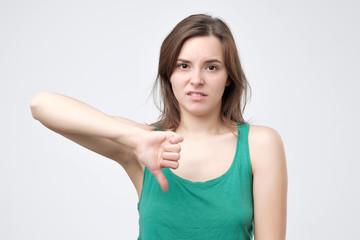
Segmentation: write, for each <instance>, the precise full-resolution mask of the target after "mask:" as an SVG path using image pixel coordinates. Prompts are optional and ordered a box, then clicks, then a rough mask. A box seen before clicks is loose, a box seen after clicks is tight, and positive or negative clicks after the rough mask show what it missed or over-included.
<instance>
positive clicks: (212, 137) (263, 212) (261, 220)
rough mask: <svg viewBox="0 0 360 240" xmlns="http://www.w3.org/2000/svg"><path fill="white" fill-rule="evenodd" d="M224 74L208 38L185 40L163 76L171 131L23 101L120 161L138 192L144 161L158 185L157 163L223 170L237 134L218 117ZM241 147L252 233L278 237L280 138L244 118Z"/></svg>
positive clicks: (188, 173) (61, 101) (283, 181)
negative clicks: (245, 154)
mask: <svg viewBox="0 0 360 240" xmlns="http://www.w3.org/2000/svg"><path fill="white" fill-rule="evenodd" d="M227 76H228V75H227V71H226V67H225V65H224V56H223V51H222V46H221V43H220V41H219V40H218V39H217V38H216V37H212V36H207V37H194V38H191V39H189V40H187V41H186V42H185V44H184V45H183V47H182V49H181V51H180V54H179V56H178V61H177V66H176V68H175V70H174V72H173V74H172V76H171V78H170V81H171V85H172V88H173V92H174V94H175V97H176V98H177V100H178V102H179V106H180V113H181V121H180V125H179V127H178V128H177V129H176V131H175V132H171V131H153V128H152V127H150V126H147V125H143V124H138V123H135V122H133V121H131V120H128V119H124V118H121V117H112V116H108V115H106V114H104V113H102V112H100V111H98V110H96V109H94V108H92V107H90V106H88V105H86V104H85V103H82V102H79V101H77V100H75V99H72V98H69V97H66V96H63V95H59V94H56V93H48V92H43V93H39V94H38V95H37V96H35V97H34V99H33V100H32V102H31V111H32V114H33V117H34V118H35V119H37V120H39V121H40V122H41V123H42V124H44V125H45V126H46V127H48V128H49V129H51V130H53V131H55V132H57V133H59V134H61V135H63V136H65V137H67V138H68V139H70V140H72V141H74V142H76V143H78V144H80V145H82V146H84V147H86V148H88V149H90V150H92V151H94V152H96V153H99V154H101V155H103V156H105V157H108V158H110V159H113V160H115V161H117V162H118V163H120V164H121V165H122V167H123V168H124V169H125V171H126V172H127V174H128V175H129V177H130V179H131V180H132V182H133V184H134V186H135V188H136V190H137V192H138V195H139V196H140V193H141V189H142V179H143V171H144V167H145V166H146V167H147V168H148V169H149V170H150V171H151V172H152V173H153V174H154V175H155V177H156V178H157V180H158V182H159V184H160V186H161V188H162V189H163V190H164V191H166V190H167V189H168V182H167V180H166V178H165V176H164V175H163V174H162V172H161V168H164V167H166V168H170V169H171V170H172V171H173V172H174V173H175V174H177V175H178V176H180V177H182V178H185V179H188V180H190V181H206V180H210V179H214V178H216V177H219V176H221V175H222V174H224V173H225V172H226V171H227V170H228V169H229V167H230V165H231V163H232V160H233V158H234V155H235V151H236V141H237V138H236V136H235V135H234V132H236V128H234V129H229V128H227V127H225V126H224V125H223V124H222V122H221V120H220V106H221V96H222V94H223V91H224V89H225V87H227V85H228V84H229V82H228V81H227ZM209 149H211V151H209ZM249 150H250V159H251V165H252V172H253V183H254V184H253V194H254V226H255V239H256V240H263V239H267V240H268V239H270V240H272V239H274V240H275V239H279V240H280V239H285V229H286V195H287V172H286V161H285V152H284V147H283V143H282V140H281V137H280V136H279V134H278V133H277V132H276V131H275V130H273V129H271V128H268V127H264V126H257V125H251V126H250V131H249ZM180 153H181V157H180ZM205 159H206V161H205ZM219 159H221V161H219Z"/></svg>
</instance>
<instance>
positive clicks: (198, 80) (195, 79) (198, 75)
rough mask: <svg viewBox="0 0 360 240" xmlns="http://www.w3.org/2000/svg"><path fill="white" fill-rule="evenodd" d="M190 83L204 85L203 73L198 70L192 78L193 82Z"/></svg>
mask: <svg viewBox="0 0 360 240" xmlns="http://www.w3.org/2000/svg"><path fill="white" fill-rule="evenodd" d="M190 83H191V84H193V85H202V84H204V79H203V76H202V74H201V71H199V70H196V71H194V72H193V74H192V76H191V80H190Z"/></svg>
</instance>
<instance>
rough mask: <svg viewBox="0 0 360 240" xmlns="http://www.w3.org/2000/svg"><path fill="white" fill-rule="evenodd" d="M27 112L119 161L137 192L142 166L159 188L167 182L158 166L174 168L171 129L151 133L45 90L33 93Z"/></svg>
mask: <svg viewBox="0 0 360 240" xmlns="http://www.w3.org/2000/svg"><path fill="white" fill-rule="evenodd" d="M31 112H32V115H33V117H34V118H35V119H37V120H39V121H40V122H41V123H42V124H43V125H45V126H46V127H48V128H49V129H51V130H53V131H54V132H57V133H59V134H61V135H63V136H65V137H67V138H69V139H70V140H72V141H74V142H76V143H78V144H80V145H82V146H84V147H86V148H88V149H90V150H92V151H94V152H97V153H99V154H101V155H103V156H105V157H108V158H110V159H113V160H115V161H117V162H119V163H120V164H121V165H122V166H123V167H124V169H125V170H126V172H127V173H128V175H129V177H130V178H131V180H132V181H133V183H134V185H135V187H136V189H137V190H138V193H139V192H140V190H141V185H142V173H143V168H144V166H147V167H148V168H149V170H150V171H151V172H152V173H153V174H154V175H155V176H156V177H157V179H158V181H159V183H160V185H161V186H162V188H163V190H166V189H167V181H166V179H165V177H164V176H163V175H162V172H161V168H163V167H172V168H173V167H177V160H178V159H179V151H180V146H179V145H178V143H179V142H180V141H182V138H181V137H180V136H178V135H177V134H175V133H173V132H154V131H152V127H151V126H147V125H143V124H138V123H135V122H133V121H130V120H128V119H124V118H120V117H111V116H109V115H106V114H105V113H103V112H101V111H98V110H96V109H94V108H92V107H91V106H89V105H87V104H85V103H82V102H80V101H77V100H75V99H73V98H70V97H67V96H64V95H60V94H56V93H49V92H42V93H39V94H37V95H36V96H35V97H34V98H33V100H32V101H31Z"/></svg>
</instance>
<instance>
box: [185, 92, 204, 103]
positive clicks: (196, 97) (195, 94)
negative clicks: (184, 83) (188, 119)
mask: <svg viewBox="0 0 360 240" xmlns="http://www.w3.org/2000/svg"><path fill="white" fill-rule="evenodd" d="M186 95H187V96H189V97H190V99H192V100H194V101H199V100H203V99H204V98H205V97H206V96H207V95H206V94H205V93H203V92H199V91H189V92H187V94H186Z"/></svg>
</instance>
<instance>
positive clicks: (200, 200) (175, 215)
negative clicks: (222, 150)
mask: <svg viewBox="0 0 360 240" xmlns="http://www.w3.org/2000/svg"><path fill="white" fill-rule="evenodd" d="M248 133H249V125H248V124H239V125H238V139H237V146H236V153H235V157H234V159H233V163H232V165H231V166H230V168H229V169H228V170H227V172H226V173H224V174H223V175H221V176H220V177H218V178H215V179H212V180H209V181H205V182H192V181H189V180H186V179H183V178H181V177H179V176H177V175H175V174H174V173H173V172H172V171H171V170H170V169H168V168H164V169H162V171H163V173H164V175H165V177H166V179H167V180H168V182H169V190H168V191H167V192H163V191H162V190H161V188H160V185H159V183H158V182H157V180H156V178H155V177H154V176H153V175H152V174H151V173H150V172H149V170H148V169H147V168H145V171H144V179H143V187H142V192H141V196H140V200H139V203H138V211H139V226H140V231H139V238H138V240H148V239H157V240H158V239H166V240H169V239H170V240H172V239H174V240H175V239H176V240H177V239H184V240H185V239H191V240H197V239H219V240H227V239H234V240H235V239H241V240H248V239H252V237H253V216H254V215H253V214H254V213H253V212H254V211H253V194H252V172H251V163H250V155H249V145H248ZM220 160H221V159H220Z"/></svg>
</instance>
